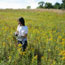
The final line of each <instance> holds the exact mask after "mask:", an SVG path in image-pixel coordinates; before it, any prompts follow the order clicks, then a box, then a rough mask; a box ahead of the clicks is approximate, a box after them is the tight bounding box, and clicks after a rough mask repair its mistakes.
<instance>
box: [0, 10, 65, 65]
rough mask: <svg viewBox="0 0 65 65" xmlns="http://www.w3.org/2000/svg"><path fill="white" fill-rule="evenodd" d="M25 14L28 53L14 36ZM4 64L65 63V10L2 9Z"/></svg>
mask: <svg viewBox="0 0 65 65" xmlns="http://www.w3.org/2000/svg"><path fill="white" fill-rule="evenodd" d="M21 16H22V17H24V19H25V22H26V26H28V37H27V39H28V47H27V48H26V50H25V52H22V48H21V46H22V45H21V44H19V45H17V40H16V38H15V36H14V32H15V31H16V29H17V25H18V22H17V20H18V18H19V17H21ZM0 65H65V13H64V11H62V12H59V11H58V12H53V11H37V10H12V9H10V10H8V9H6V10H0Z"/></svg>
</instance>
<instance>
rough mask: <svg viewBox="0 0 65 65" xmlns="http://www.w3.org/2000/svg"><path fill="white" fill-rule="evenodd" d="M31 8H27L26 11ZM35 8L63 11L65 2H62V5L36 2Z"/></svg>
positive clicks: (64, 0)
mask: <svg viewBox="0 0 65 65" xmlns="http://www.w3.org/2000/svg"><path fill="white" fill-rule="evenodd" d="M30 8H31V6H27V9H30ZM37 8H46V9H65V0H62V3H58V2H56V3H55V4H54V5H52V3H50V2H46V3H45V2H44V1H40V2H38V7H37Z"/></svg>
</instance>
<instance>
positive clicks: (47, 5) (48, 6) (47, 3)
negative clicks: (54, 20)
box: [45, 2, 53, 9]
mask: <svg viewBox="0 0 65 65" xmlns="http://www.w3.org/2000/svg"><path fill="white" fill-rule="evenodd" d="M45 8H48V9H50V8H53V5H52V3H49V2H46V3H45Z"/></svg>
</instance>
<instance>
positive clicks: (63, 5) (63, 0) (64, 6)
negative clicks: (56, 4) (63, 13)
mask: <svg viewBox="0 0 65 65" xmlns="http://www.w3.org/2000/svg"><path fill="white" fill-rule="evenodd" d="M61 6H62V8H63V9H65V0H62V4H61Z"/></svg>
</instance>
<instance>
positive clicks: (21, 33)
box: [15, 17, 28, 51]
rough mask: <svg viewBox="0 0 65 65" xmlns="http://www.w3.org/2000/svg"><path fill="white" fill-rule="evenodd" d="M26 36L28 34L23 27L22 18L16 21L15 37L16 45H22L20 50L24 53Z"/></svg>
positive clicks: (25, 27) (23, 21)
mask: <svg viewBox="0 0 65 65" xmlns="http://www.w3.org/2000/svg"><path fill="white" fill-rule="evenodd" d="M27 34H28V27H27V26H25V20H24V18H23V17H20V18H19V19H18V26H17V31H16V32H15V35H16V36H17V41H18V44H19V43H21V44H22V50H23V51H25V49H26V47H27Z"/></svg>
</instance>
